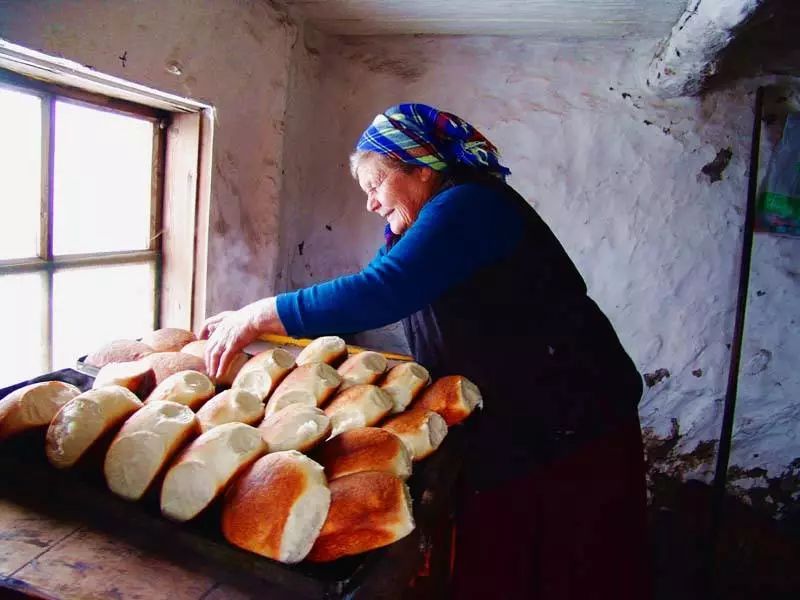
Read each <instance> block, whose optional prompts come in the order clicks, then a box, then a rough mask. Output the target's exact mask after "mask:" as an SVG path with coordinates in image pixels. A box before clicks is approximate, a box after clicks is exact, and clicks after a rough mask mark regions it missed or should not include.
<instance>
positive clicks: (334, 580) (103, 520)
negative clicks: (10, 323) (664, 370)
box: [0, 369, 462, 599]
mask: <svg viewBox="0 0 800 600" xmlns="http://www.w3.org/2000/svg"><path fill="white" fill-rule="evenodd" d="M53 380H58V381H65V382H68V383H71V384H73V385H76V386H77V387H79V388H80V389H81V390H87V389H89V388H91V385H92V382H93V378H92V377H91V376H89V375H86V374H85V373H81V372H78V371H76V370H73V369H62V370H60V371H55V372H53V373H48V374H46V375H42V376H40V377H36V378H34V379H30V380H27V381H23V382H20V383H18V384H15V385H12V386H9V387H6V388H4V389H0V399H2V398H3V397H5V396H6V395H7V394H9V393H10V392H12V391H13V390H15V389H18V388H20V387H22V386H25V385H28V384H30V383H35V382H39V381H53ZM460 434H461V431H460V430H459V428H455V429H454V430H451V432H450V434H448V436H447V438H445V441H444V442H443V444H442V445H441V446H440V448H439V450H438V451H437V452H436V453H435V454H434V455H432V456H431V457H429V458H428V459H426V460H425V461H423V462H422V463H419V464H417V465H415V471H414V474H413V476H412V477H411V479H410V480H409V482H408V483H409V486H410V488H411V495H412V498H413V500H414V517H415V520H416V524H417V528H416V529H415V530H414V532H412V534H411V535H409V536H407V537H406V538H404V539H402V540H400V541H398V542H396V543H395V544H392V545H390V546H387V547H385V548H380V549H378V550H373V551H371V552H367V553H364V554H361V555H358V556H354V557H347V558H343V559H340V560H337V561H334V562H332V563H327V564H313V563H300V564H298V565H285V564H282V563H279V562H277V561H273V560H271V559H268V558H265V557H262V556H259V555H256V554H252V553H250V552H247V551H245V550H242V549H240V548H237V547H235V546H233V545H231V544H229V543H228V542H227V541H226V540H225V539H224V537H223V536H222V533H221V531H220V528H219V506H218V505H217V506H216V507H212V509H210V510H208V511H206V513H204V514H202V515H201V516H200V517H198V518H197V519H195V520H192V521H190V522H188V523H183V524H179V523H174V522H172V521H170V520H168V519H165V518H164V517H162V516H161V514H160V510H159V506H158V500H157V497H156V495H155V494H152V495H151V496H150V497H146V498H145V499H144V500H143V501H141V502H138V503H131V502H128V501H125V500H123V499H121V498H119V497H117V496H115V495H114V494H112V493H111V492H110V491H109V490H108V488H107V487H106V485H105V481H104V480H103V477H102V469H101V468H99V465H97V467H98V468H95V469H85V468H84V469H81V468H76V469H72V470H67V471H60V470H57V469H54V468H53V467H52V466H51V465H50V464H49V463H48V462H47V460H46V457H45V454H44V450H43V434H40V435H39V436H38V437H36V436H29V437H26V438H24V439H21V440H11V441H7V442H5V443H3V444H0V477H1V478H2V480H3V482H4V485H2V486H0V497H8V498H11V499H16V500H17V501H19V502H20V503H25V501H26V498H27V499H30V498H47V503H46V510H47V512H48V513H52V515H53V516H54V517H56V518H75V517H76V516H77V517H79V518H80V519H83V520H86V521H88V522H89V523H90V524H91V525H92V526H95V527H98V528H100V529H103V530H105V531H109V532H110V533H112V534H113V535H115V536H117V537H120V538H122V539H125V540H126V541H128V542H130V543H132V544H134V545H137V546H139V547H141V548H142V549H143V550H145V551H147V552H149V553H153V554H157V555H162V556H164V557H166V558H168V559H173V560H179V562H180V560H183V559H185V558H186V556H187V553H188V554H189V555H190V556H191V557H194V558H195V559H197V560H203V561H204V562H205V563H206V564H210V565H211V570H212V571H216V572H217V573H218V574H219V576H220V577H224V578H227V579H229V580H232V581H236V582H237V583H243V584H244V583H247V582H250V585H251V587H252V586H256V587H257V588H259V589H269V590H274V591H270V593H269V594H268V595H267V596H266V597H270V598H351V599H356V598H359V599H360V598H364V599H367V598H369V599H372V598H378V597H380V598H395V597H398V598H399V597H401V596H402V593H403V589H404V588H405V585H406V584H407V583H408V582H409V581H410V580H411V579H412V577H413V576H414V574H415V573H416V572H417V570H418V568H419V566H420V564H421V563H422V560H423V555H424V553H425V549H426V548H429V545H430V539H431V538H432V536H433V535H434V530H435V529H436V528H437V527H438V526H439V525H440V523H441V519H442V518H443V517H444V516H446V514H447V513H448V511H449V510H450V507H451V506H452V502H451V494H452V490H453V488H454V486H455V481H456V476H457V473H458V470H459V465H460V456H461V451H460V449H461V444H462V439H461V435H460ZM37 508H38V507H37ZM204 568H205V569H206V570H208V569H209V567H207V566H206V567H204Z"/></svg>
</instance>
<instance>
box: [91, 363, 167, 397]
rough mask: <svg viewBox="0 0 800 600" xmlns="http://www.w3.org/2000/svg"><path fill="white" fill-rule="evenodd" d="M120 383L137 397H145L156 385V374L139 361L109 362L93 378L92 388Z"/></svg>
mask: <svg viewBox="0 0 800 600" xmlns="http://www.w3.org/2000/svg"><path fill="white" fill-rule="evenodd" d="M107 385H121V386H122V387H124V388H128V389H129V390H130V391H132V392H133V393H134V394H136V395H137V396H138V397H139V398H147V396H148V394H150V392H152V391H153V388H154V387H155V386H156V374H155V373H154V372H153V369H151V368H150V367H149V366H147V365H146V364H144V363H143V362H140V361H132V362H118V363H109V364H107V365H106V366H105V367H102V368H101V369H100V370H99V371H98V372H97V375H96V376H95V378H94V383H92V387H93V388H95V389H96V388H101V387H105V386H107Z"/></svg>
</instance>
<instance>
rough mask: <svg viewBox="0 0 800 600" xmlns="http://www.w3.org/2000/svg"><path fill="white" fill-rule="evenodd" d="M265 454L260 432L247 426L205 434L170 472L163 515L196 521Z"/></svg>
mask: <svg viewBox="0 0 800 600" xmlns="http://www.w3.org/2000/svg"><path fill="white" fill-rule="evenodd" d="M266 451H267V445H266V444H265V443H264V441H263V440H262V439H261V435H259V433H258V430H257V429H256V428H255V427H251V426H250V425H245V424H244V423H225V424H223V425H220V426H218V427H214V429H211V430H210V431H207V432H205V433H204V434H202V435H201V436H200V437H198V438H196V439H195V440H194V441H193V442H192V443H191V444H189V446H187V447H186V448H185V449H184V451H183V452H181V453H180V455H179V456H178V458H177V459H176V460H175V462H173V463H172V465H171V466H170V467H169V469H168V470H167V473H166V475H165V477H164V484H163V485H162V486H161V512H162V513H163V514H164V516H166V517H169V518H170V519H174V520H175V521H188V520H189V519H193V518H194V517H196V516H197V515H199V514H200V513H201V512H202V511H204V510H205V509H206V508H208V506H209V505H210V504H211V503H212V502H213V501H214V500H215V499H216V498H218V497H219V496H220V495H221V494H222V493H223V492H224V491H225V488H226V487H227V486H228V484H229V483H230V482H231V481H232V480H233V479H234V478H235V477H236V475H237V474H239V473H241V472H242V471H243V470H244V469H245V468H247V467H248V466H250V465H251V464H252V463H253V462H254V461H256V460H257V459H258V458H259V457H261V456H263V455H264V454H265V453H266Z"/></svg>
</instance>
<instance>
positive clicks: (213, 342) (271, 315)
mask: <svg viewBox="0 0 800 600" xmlns="http://www.w3.org/2000/svg"><path fill="white" fill-rule="evenodd" d="M262 333H279V334H282V335H285V334H286V330H285V329H284V327H283V324H282V323H281V321H280V318H279V317H278V310H277V306H276V302H275V298H265V299H263V300H259V301H258V302H253V303H252V304H248V305H247V306H244V307H242V308H240V309H239V310H236V311H225V312H221V313H219V314H217V315H214V316H213V317H211V318H209V319H207V320H206V322H205V323H203V329H202V330H201V331H200V338H201V339H203V338H206V337H207V338H208V343H207V344H206V356H205V360H206V369H207V370H208V375H209V377H212V378H217V377H219V376H220V375H222V374H223V373H225V371H226V370H227V368H228V366H229V365H230V363H231V361H232V360H233V357H234V356H235V355H236V353H237V352H240V351H241V350H242V349H244V347H245V346H247V345H248V344H249V343H250V342H252V341H254V340H255V339H256V338H257V337H258V336H259V335H261V334H262Z"/></svg>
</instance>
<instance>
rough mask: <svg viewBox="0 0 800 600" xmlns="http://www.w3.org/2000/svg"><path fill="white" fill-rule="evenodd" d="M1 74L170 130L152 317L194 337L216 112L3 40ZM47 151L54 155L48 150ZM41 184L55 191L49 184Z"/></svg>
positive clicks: (165, 137)
mask: <svg viewBox="0 0 800 600" xmlns="http://www.w3.org/2000/svg"><path fill="white" fill-rule="evenodd" d="M0 69H3V70H4V71H5V72H7V73H8V75H7V79H8V80H9V81H10V80H11V79H13V78H15V77H20V76H21V77H22V78H23V79H24V80H25V81H30V80H33V82H34V84H33V85H34V86H35V87H37V88H38V89H39V90H41V93H49V94H55V95H58V96H61V97H64V98H69V99H70V101H73V102H84V103H86V102H88V103H90V104H91V105H92V106H95V107H100V108H103V109H105V110H111V111H116V112H123V113H128V114H135V115H137V116H140V117H141V116H145V117H146V118H157V119H159V120H161V121H163V122H165V123H166V122H168V123H169V127H167V128H165V129H163V130H160V129H159V128H156V129H159V132H160V133H161V134H162V135H160V140H159V142H158V144H159V148H158V151H159V153H160V155H161V157H162V159H163V160H161V161H160V164H161V166H162V169H163V174H162V173H158V174H157V175H159V176H158V177H156V178H154V181H161V182H163V184H161V185H162V187H161V188H160V189H159V190H156V191H155V192H154V194H153V197H154V198H158V197H160V198H161V202H160V210H156V211H154V212H153V213H151V214H153V215H157V217H156V219H157V221H156V222H155V223H153V224H152V225H153V228H152V230H153V231H158V232H160V234H161V235H156V236H154V239H152V241H151V247H152V245H153V244H159V245H160V250H161V260H160V261H159V267H158V268H159V270H160V272H157V273H156V276H157V278H160V283H161V285H160V286H157V287H158V292H157V293H158V296H157V298H156V304H155V307H156V310H155V313H156V315H157V317H156V319H157V322H158V324H160V326H162V327H181V328H185V329H197V328H198V327H199V326H200V325H201V324H202V322H203V319H204V318H205V314H206V277H207V275H206V273H207V265H208V229H209V212H210V196H211V170H212V166H211V165H212V162H211V160H212V156H211V153H212V146H213V133H214V127H213V126H214V121H215V111H214V107H213V106H211V105H210V104H206V103H203V102H198V101H196V100H192V99H188V98H183V97H180V96H177V95H174V94H169V93H166V92H161V91H159V90H154V89H152V88H148V87H146V86H143V85H140V84H136V83H132V82H130V81H126V80H123V79H120V78H118V77H114V76H111V75H106V74H103V73H100V72H98V71H95V70H94V69H91V68H89V67H85V66H83V65H80V64H78V63H75V62H73V61H70V60H66V59H62V58H58V57H54V56H49V55H46V54H43V53H40V52H37V51H34V50H30V49H28V48H24V47H22V46H19V45H16V44H12V43H10V42H8V41H6V40H3V39H0ZM154 115H156V116H155V117H154ZM51 142H52V140H48V143H51ZM46 151H48V152H49V148H48V149H47V150H46ZM43 170H44V169H43ZM162 175H163V176H162ZM44 183H46V184H47V186H50V184H51V180H50V177H49V176H47V181H46V182H44ZM49 195H50V192H49V189H48V190H47V191H46V192H45V193H43V196H49ZM48 227H52V224H48ZM51 239H52V238H51ZM41 250H42V249H40V252H41ZM44 250H45V252H44V256H49V257H51V258H52V248H50V249H47V248H45V249H44ZM48 251H49V253H48ZM150 251H151V250H147V251H143V252H150ZM114 254H117V253H114ZM126 255H128V258H129V259H130V260H131V261H133V260H137V259H141V257H142V255H138V256H137V253H126ZM117 256H118V255H117ZM64 260H69V261H72V262H71V263H70V265H71V266H72V265H77V264H78V263H79V264H80V265H81V266H88V265H89V264H92V261H98V264H100V263H102V261H103V260H105V258H104V257H103V256H102V255H101V254H98V255H87V256H82V255H80V256H70V257H69V258H68V259H67V258H66V257H64V258H63V259H62V258H61V257H55V258H54V259H53V260H52V264H54V265H56V266H57V267H61V266H62V265H64V263H63V261H64ZM81 261H82V262H81ZM15 262H19V261H15ZM34 262H35V261H34ZM6 266H8V265H6ZM26 267H27V268H29V269H32V268H35V267H34V265H30V266H27V265H18V266H16V267H15V268H18V269H21V270H24V269H25V268H26ZM3 272H4V271H3ZM154 325H155V323H154ZM143 333H144V332H143ZM49 337H50V336H49Z"/></svg>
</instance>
